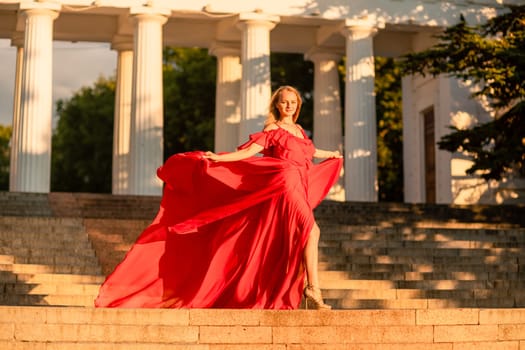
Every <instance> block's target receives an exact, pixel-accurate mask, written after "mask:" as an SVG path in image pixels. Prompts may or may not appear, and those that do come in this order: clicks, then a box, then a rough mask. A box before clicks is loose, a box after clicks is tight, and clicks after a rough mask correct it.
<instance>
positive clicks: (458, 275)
mask: <svg viewBox="0 0 525 350" xmlns="http://www.w3.org/2000/svg"><path fill="white" fill-rule="evenodd" d="M319 275H320V276H321V279H323V280H325V281H326V280H345V279H349V280H389V281H426V280H456V281H474V280H489V281H493V280H507V281H510V280H514V281H516V280H525V271H524V272H486V271H480V272H478V273H474V272H471V271H441V272H416V271H405V272H362V271H357V272H356V271H341V270H324V271H323V270H321V271H320V272H319Z"/></svg>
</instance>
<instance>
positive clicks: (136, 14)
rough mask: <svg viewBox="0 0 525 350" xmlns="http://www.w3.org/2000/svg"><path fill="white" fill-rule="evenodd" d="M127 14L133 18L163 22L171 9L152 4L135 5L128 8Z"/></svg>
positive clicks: (166, 19)
mask: <svg viewBox="0 0 525 350" xmlns="http://www.w3.org/2000/svg"><path fill="white" fill-rule="evenodd" d="M129 15H130V16H131V18H132V19H135V20H150V21H151V20H153V21H158V22H160V24H164V23H166V22H167V21H168V17H169V16H170V15H171V10H170V9H166V8H160V7H153V6H135V7H131V8H130V9H129Z"/></svg>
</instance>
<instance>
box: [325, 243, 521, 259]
mask: <svg viewBox="0 0 525 350" xmlns="http://www.w3.org/2000/svg"><path fill="white" fill-rule="evenodd" d="M342 250H343V252H344V253H345V254H347V255H356V254H361V255H371V256H378V255H386V256H424V257H434V258H439V257H455V256H461V257H475V256H479V257H484V256H506V257H519V258H525V251H524V249H523V248H508V249H507V248H491V249H478V248H472V249H462V248H413V249H409V248H375V247H366V246H365V247H353V246H352V245H351V244H348V245H345V244H344V245H343V248H342ZM321 251H322V252H323V253H324V254H328V255H332V254H333V253H334V252H335V251H337V249H333V248H322V249H321Z"/></svg>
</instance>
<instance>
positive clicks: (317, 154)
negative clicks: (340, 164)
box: [314, 148, 343, 158]
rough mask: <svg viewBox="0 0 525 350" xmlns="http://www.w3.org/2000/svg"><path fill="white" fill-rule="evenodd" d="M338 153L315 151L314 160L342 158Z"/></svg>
mask: <svg viewBox="0 0 525 350" xmlns="http://www.w3.org/2000/svg"><path fill="white" fill-rule="evenodd" d="M342 157H343V156H342V155H341V153H340V152H339V151H325V150H322V149H317V148H316V149H315V153H314V158H342Z"/></svg>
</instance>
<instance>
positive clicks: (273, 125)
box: [263, 123, 279, 131]
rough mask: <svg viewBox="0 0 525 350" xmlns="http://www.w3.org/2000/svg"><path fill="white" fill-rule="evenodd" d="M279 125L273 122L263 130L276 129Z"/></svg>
mask: <svg viewBox="0 0 525 350" xmlns="http://www.w3.org/2000/svg"><path fill="white" fill-rule="evenodd" d="M278 128H279V126H277V123H271V124H268V125H266V126H265V127H264V129H263V131H271V130H275V129H278Z"/></svg>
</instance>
